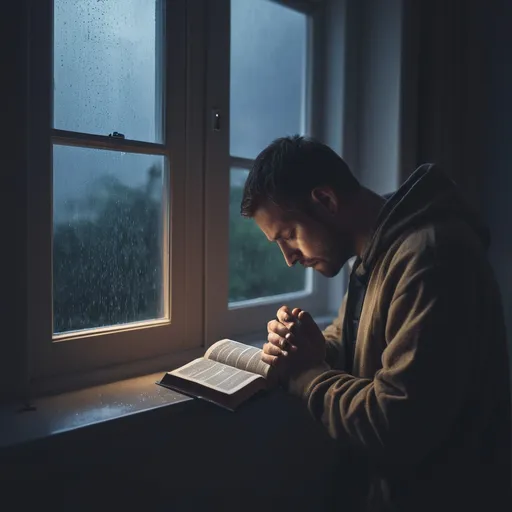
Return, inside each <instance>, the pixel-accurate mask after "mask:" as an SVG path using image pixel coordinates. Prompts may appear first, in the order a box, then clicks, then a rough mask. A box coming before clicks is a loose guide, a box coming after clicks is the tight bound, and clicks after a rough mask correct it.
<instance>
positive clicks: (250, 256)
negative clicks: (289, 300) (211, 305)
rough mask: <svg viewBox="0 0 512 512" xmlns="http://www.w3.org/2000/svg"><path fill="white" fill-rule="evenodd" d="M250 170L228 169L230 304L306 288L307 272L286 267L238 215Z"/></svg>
mask: <svg viewBox="0 0 512 512" xmlns="http://www.w3.org/2000/svg"><path fill="white" fill-rule="evenodd" d="M248 172H249V171H247V170H245V169H237V168H232V169H231V179H230V185H231V186H230V204H229V234H230V237H229V302H235V301H241V300H247V299H255V298H258V297H270V296H273V295H279V294H282V293H289V292H297V291H301V290H304V289H305V285H306V272H307V270H306V269H305V268H304V267H302V266H300V265H296V266H295V267H292V268H289V267H288V266H287V265H286V262H285V261H284V258H283V254H282V253H281V250H280V249H279V247H278V246H277V245H276V244H270V243H269V241H268V240H267V238H266V237H265V235H263V233H262V232H261V231H260V229H259V228H258V226H257V225H256V223H255V222H254V221H253V220H249V219H244V218H242V217H241V216H240V201H241V200H242V192H243V186H244V183H245V179H246V178H247V174H248Z"/></svg>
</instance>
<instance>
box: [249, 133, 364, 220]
mask: <svg viewBox="0 0 512 512" xmlns="http://www.w3.org/2000/svg"><path fill="white" fill-rule="evenodd" d="M319 186H331V187H333V189H335V190H336V191H337V192H338V193H340V194H343V195H350V194H353V193H354V192H356V191H357V190H359V188H360V184H359V182H358V181H357V179H356V178H355V177H354V175H353V174H352V172H351V171H350V169H349V167H348V165H347V164H346V163H345V162H344V160H343V159H342V158H341V157H340V156H339V155H337V154H336V153H335V152H334V151H333V150H332V149H331V148H330V147H329V146H326V145H325V144H322V143H321V142H319V141H317V140H315V139H312V138H310V137H302V136H299V135H294V136H291V137H281V138H279V139H276V140H274V141H273V142H272V143H271V144H270V145H269V146H267V147H266V148H265V149H264V150H263V151H262V152H261V153H260V154H259V155H258V156H257V157H256V160H255V161H254V164H253V166H252V169H251V170H250V172H249V175H248V176H247V181H246V182H245V187H244V192H243V197H242V203H241V208H240V210H241V214H242V216H244V217H253V216H254V215H255V213H256V211H257V210H258V209H259V208H260V207H261V206H263V205H264V204H265V203H267V202H273V203H274V204H277V205H278V206H280V207H283V208H286V209H290V210H294V209H299V208H304V207H307V204H308V200H309V198H310V196H311V191H312V190H313V189H314V188H315V187H319Z"/></svg>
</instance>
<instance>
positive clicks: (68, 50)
mask: <svg viewBox="0 0 512 512" xmlns="http://www.w3.org/2000/svg"><path fill="white" fill-rule="evenodd" d="M53 18H54V37H53V41H54V42H53V55H54V59H53V83H54V88H53V91H54V92H53V128H54V130H53V136H52V142H53V332H54V336H62V334H66V333H67V332H72V331H80V330H84V329H91V328H99V327H108V326H113V325H119V324H128V323H131V322H137V321H144V320H156V319H168V318H169V311H168V301H167V300H166V298H167V296H168V286H167V285H168V280H167V279H164V276H167V275H168V273H169V271H168V266H169V265H168V264H169V261H168V260H167V259H165V258H164V254H167V253H168V247H167V245H168V242H169V238H168V237H166V236H165V233H166V232H167V231H168V227H169V223H168V220H169V219H168V212H169V208H168V205H167V201H168V199H169V198H170V197H171V195H170V190H169V184H170V181H169V176H168V175H169V168H168V159H167V158H166V155H165V146H164V145H163V144H162V142H163V140H162V134H163V121H164V118H163V115H162V97H161V95H160V93H159V91H161V90H162V86H163V75H162V73H160V72H157V71H158V70H161V69H162V68H163V62H162V59H161V56H162V51H161V49H160V46H161V45H162V44H163V40H162V38H161V37H160V34H157V32H158V27H159V25H160V23H161V19H160V18H161V11H159V12H157V2H156V0H128V1H125V2H123V3H120V2H96V1H94V2H93V1H90V0H86V1H80V2H77V1H71V2H70V1H66V0H55V1H54V16H53ZM90 135H96V136H99V137H102V138H100V139H99V140H98V139H92V138H91V137H90ZM107 136H108V137H109V140H108V141H105V139H104V137H107ZM128 141H134V142H136V143H137V144H136V145H135V144H131V143H130V142H128ZM106 142H108V146H109V147H108V149H101V148H102V147H104V146H105V144H106ZM118 142H124V143H123V144H120V143H118Z"/></svg>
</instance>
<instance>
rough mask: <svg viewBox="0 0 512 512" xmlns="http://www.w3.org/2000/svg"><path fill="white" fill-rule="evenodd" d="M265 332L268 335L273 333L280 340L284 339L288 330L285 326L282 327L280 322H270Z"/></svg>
mask: <svg viewBox="0 0 512 512" xmlns="http://www.w3.org/2000/svg"><path fill="white" fill-rule="evenodd" d="M267 331H268V332H269V333H271V332H274V333H276V334H277V335H278V336H281V338H284V337H285V336H286V335H287V334H288V333H289V332H290V330H289V329H288V327H286V325H283V324H282V323H281V322H279V321H277V320H271V321H270V322H269V323H268V324H267Z"/></svg>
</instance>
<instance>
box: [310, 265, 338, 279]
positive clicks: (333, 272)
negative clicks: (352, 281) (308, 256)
mask: <svg viewBox="0 0 512 512" xmlns="http://www.w3.org/2000/svg"><path fill="white" fill-rule="evenodd" d="M315 270H316V271H317V272H319V273H320V274H322V275H323V276H324V277H336V276H337V275H338V274H339V273H340V270H341V267H340V268H333V267H332V266H330V265H326V264H325V263H319V264H317V265H315Z"/></svg>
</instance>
